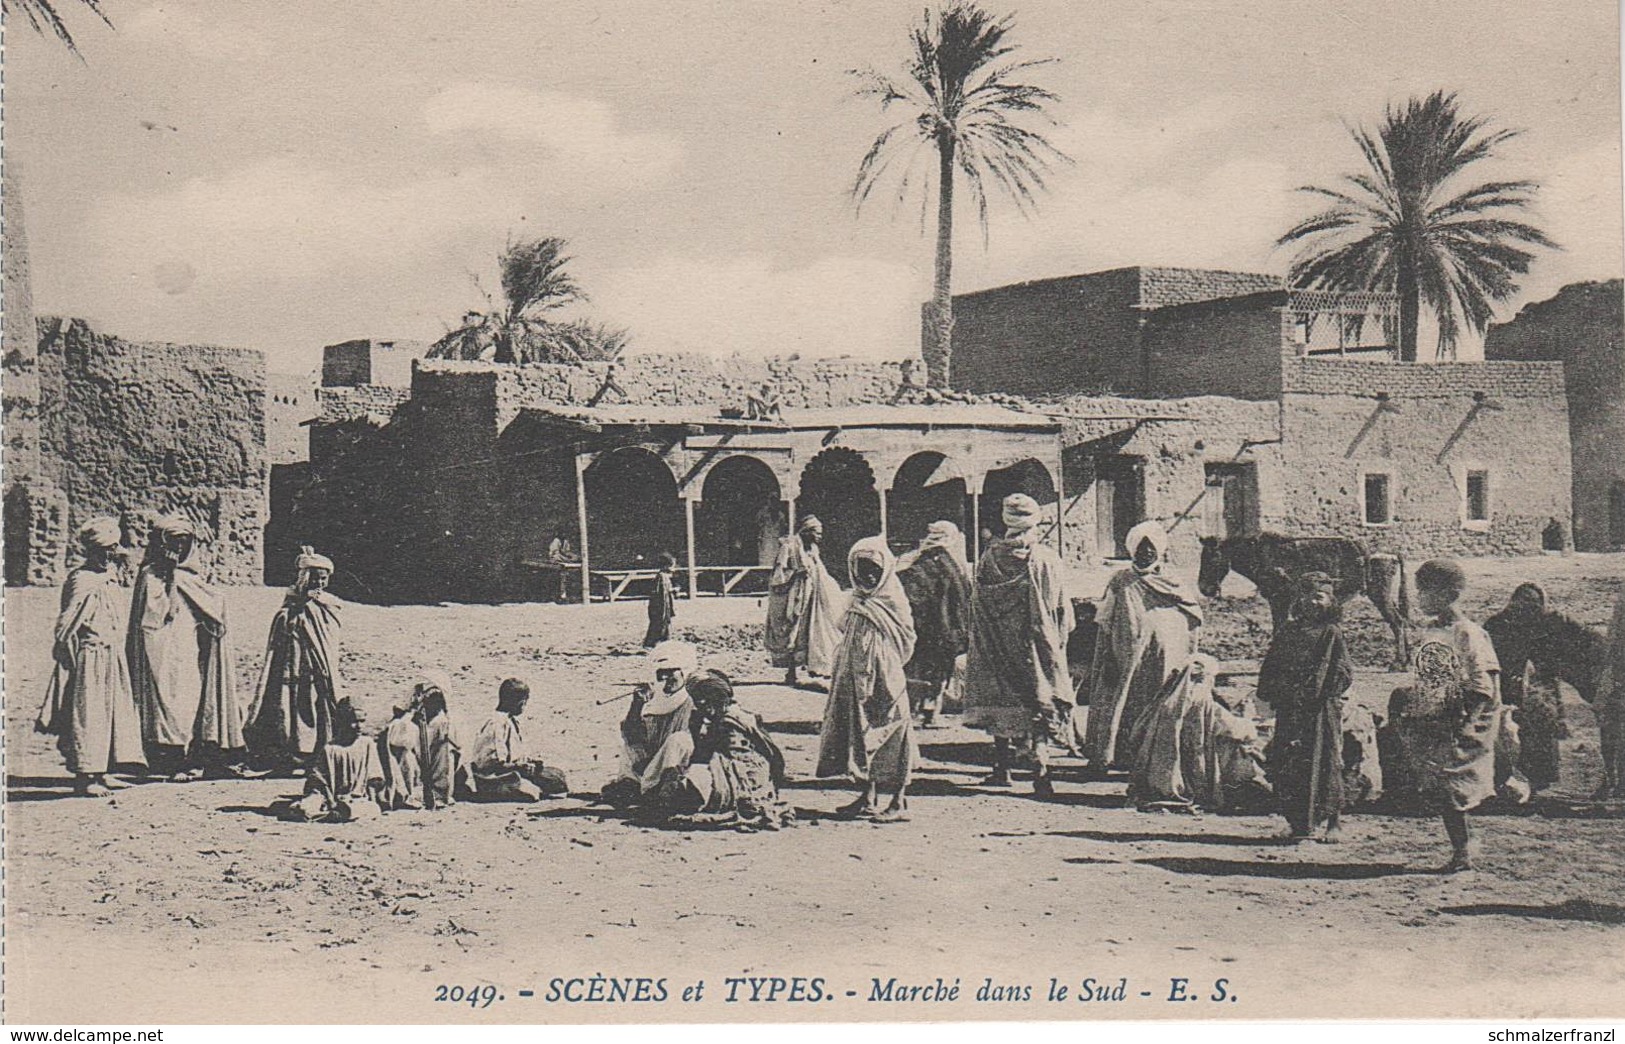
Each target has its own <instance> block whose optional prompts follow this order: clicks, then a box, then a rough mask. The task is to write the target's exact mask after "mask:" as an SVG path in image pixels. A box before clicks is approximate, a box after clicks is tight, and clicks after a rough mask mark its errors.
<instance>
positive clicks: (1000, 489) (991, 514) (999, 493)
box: [981, 457, 1055, 539]
mask: <svg viewBox="0 0 1625 1044" xmlns="http://www.w3.org/2000/svg"><path fill="white" fill-rule="evenodd" d="M1012 493H1025V494H1027V495H1028V496H1029V497H1032V498H1033V499H1034V500H1036V501H1038V503H1039V504H1041V505H1042V506H1043V507H1045V508H1048V509H1053V508H1054V506H1055V480H1054V479H1052V478H1051V477H1050V473H1049V469H1048V468H1046V467H1044V465H1043V464H1042V463H1040V462H1039V461H1037V460H1034V459H1033V458H1031V457H1029V458H1027V459H1026V460H1018V461H1016V462H1015V463H1014V464H1012V465H1010V466H1009V467H1007V468H999V469H998V470H997V471H990V472H988V473H987V478H985V479H983V480H982V519H981V525H982V528H983V529H984V530H986V531H987V532H989V533H992V534H993V535H994V536H1003V535H1004V498H1005V497H1008V496H1009V495H1010V494H1012ZM1054 526H1055V517H1054V515H1053V514H1049V513H1046V514H1045V517H1044V521H1043V522H1040V523H1039V531H1040V532H1042V533H1044V534H1045V537H1044V539H1049V533H1050V531H1051V530H1053V529H1054Z"/></svg>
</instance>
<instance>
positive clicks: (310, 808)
mask: <svg viewBox="0 0 1625 1044" xmlns="http://www.w3.org/2000/svg"><path fill="white" fill-rule="evenodd" d="M78 540H79V550H80V557H81V561H80V564H79V565H78V566H77V567H76V568H75V569H74V570H73V571H72V572H71V573H70V574H69V576H68V580H67V583H66V585H65V586H64V588H63V592H62V609H61V613H60V614H59V616H58V618H57V624H56V629H55V634H54V636H53V647H52V654H53V658H54V660H55V667H54V669H53V671H52V674H51V679H50V682H49V684H48V685H47V689H46V697H45V700H44V702H43V704H42V706H41V707H40V712H39V716H38V718H37V719H36V725H37V727H38V728H39V729H40V730H41V731H43V732H47V733H50V734H53V735H55V736H57V737H58V748H59V749H60V750H61V752H62V754H63V757H64V758H65V760H66V762H67V767H68V771H69V772H71V773H73V774H74V776H75V785H76V788H77V789H78V790H79V792H80V793H83V794H86V795H90V796H101V795H105V794H106V793H108V792H109V790H110V789H114V788H117V787H121V786H123V785H125V784H124V782H123V781H122V780H120V779H118V778H117V777H116V776H115V775H114V773H121V774H131V773H139V772H142V771H143V770H145V772H147V773H148V774H156V775H160V776H167V777H169V778H171V779H173V780H175V781H177V782H184V781H190V780H196V779H201V778H203V777H204V776H206V775H217V776H265V775H271V774H283V775H289V776H294V775H303V776H304V777H305V793H304V795H303V797H301V798H300V799H299V800H297V801H294V802H290V803H289V805H288V807H287V808H286V809H285V811H286V812H287V814H288V815H290V816H292V817H294V818H305V819H351V818H364V817H366V816H369V815H371V814H374V813H376V812H378V811H383V810H392V809H407V808H431V809H432V808H439V807H444V806H446V805H449V804H452V803H453V802H454V801H455V800H456V797H457V795H458V794H459V793H461V794H463V795H465V796H472V797H477V798H480V799H484V800H497V801H502V800H517V801H534V800H537V799H539V798H540V797H542V796H544V795H548V794H559V793H563V792H564V791H565V781H564V777H563V775H562V773H560V772H558V770H556V769H553V768H550V767H548V766H546V765H545V764H543V762H542V761H541V759H539V758H538V757H536V756H535V755H534V754H533V753H532V752H531V748H530V745H529V744H528V742H527V740H526V738H525V735H524V730H523V728H522V726H521V724H520V720H519V719H520V716H521V715H522V714H523V712H524V709H525V706H526V703H527V701H528V699H529V696H530V692H529V689H528V688H527V687H526V686H525V684H524V683H523V682H522V681H520V680H518V679H513V678H510V679H508V680H507V681H505V682H503V683H502V686H501V690H500V692H499V696H498V706H497V709H496V711H495V713H493V714H492V715H491V716H490V718H489V719H488V720H486V721H485V722H484V723H483V724H482V725H481V726H480V728H479V729H478V731H477V732H476V734H475V737H474V739H473V741H472V743H466V742H465V741H464V740H463V739H462V738H461V735H460V732H459V730H458V729H457V727H456V725H455V724H454V722H453V721H452V717H451V714H450V711H449V710H448V706H447V703H448V698H449V696H450V694H451V692H452V688H453V684H452V682H451V680H450V679H449V677H447V676H446V675H444V674H443V673H441V672H438V671H431V672H427V673H426V674H425V677H424V680H422V681H420V682H418V683H417V684H416V685H415V686H414V688H413V690H412V694H411V696H410V698H409V699H408V700H406V701H405V702H403V703H401V704H399V705H397V706H396V707H395V708H394V715H393V718H392V720H391V721H390V722H389V724H388V725H387V726H386V727H385V728H384V729H383V730H382V731H381V733H380V734H379V735H378V736H377V737H376V738H374V737H370V736H367V735H365V734H364V726H365V716H364V715H363V713H362V711H361V709H360V707H358V706H357V705H356V704H355V703H354V702H353V701H351V700H350V699H348V698H346V697H345V696H344V695H343V693H342V688H343V686H342V683H341V680H340V676H339V672H338V670H337V663H338V632H339V630H340V628H341V611H342V608H343V603H342V602H341V601H340V600H339V599H338V598H336V597H334V596H333V595H332V594H331V593H329V592H328V590H327V586H328V582H329V580H330V579H331V577H332V574H333V563H332V561H331V560H330V559H328V558H326V557H325V556H322V555H318V554H316V553H315V552H314V551H313V550H312V549H310V548H308V547H307V548H305V549H304V550H303V551H302V552H301V553H300V555H299V557H298V559H297V561H296V572H297V579H296V581H295V583H294V585H293V587H292V588H291V589H290V590H289V591H288V593H287V595H286V597H285V598H284V600H283V604H282V606H281V608H279V609H278V610H277V612H276V614H275V615H274V616H273V618H272V621H271V628H270V636H269V638H268V640H267V643H266V653H265V660H264V665H263V667H262V669H261V672H260V676H259V683H258V685H257V687H256V690H255V693H254V697H253V700H252V701H251V702H250V703H248V704H247V705H246V706H245V705H244V704H243V703H242V702H241V701H240V700H239V699H238V697H237V685H236V678H235V671H234V668H233V665H232V661H231V655H230V654H231V648H230V644H229V643H228V641H227V630H226V611H225V599H224V597H223V596H222V595H221V593H220V592H219V591H218V590H216V589H215V588H214V587H213V586H212V585H211V584H210V583H208V582H207V580H206V579H205V578H204V577H203V576H202V575H201V573H200V572H199V571H198V568H197V566H196V564H195V555H196V552H197V544H198V534H197V530H196V528H195V527H194V525H193V523H192V522H191V521H190V520H189V519H187V518H186V517H185V516H183V515H180V514H169V515H165V516H163V517H161V518H159V519H158V520H157V522H156V523H154V525H153V527H152V529H151V532H150V534H149V539H148V541H147V545H146V548H145V553H144V555H143V558H142V561H141V562H140V565H139V567H138V569H137V570H136V573H135V577H134V583H133V586H132V588H131V589H130V590H129V592H128V593H126V589H125V588H124V586H123V584H122V583H121V570H120V563H119V556H120V552H121V540H122V527H121V525H120V523H119V521H118V520H117V519H114V518H98V519H95V520H93V521H91V522H89V523H87V524H86V525H85V526H84V527H83V528H81V530H80V531H79V534H78Z"/></svg>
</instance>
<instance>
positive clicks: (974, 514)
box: [970, 479, 982, 565]
mask: <svg viewBox="0 0 1625 1044" xmlns="http://www.w3.org/2000/svg"><path fill="white" fill-rule="evenodd" d="M970 546H971V559H970V560H971V564H972V565H975V564H976V563H977V562H980V561H981V560H982V489H981V480H980V479H978V480H977V487H976V488H975V489H973V490H971V494H970Z"/></svg>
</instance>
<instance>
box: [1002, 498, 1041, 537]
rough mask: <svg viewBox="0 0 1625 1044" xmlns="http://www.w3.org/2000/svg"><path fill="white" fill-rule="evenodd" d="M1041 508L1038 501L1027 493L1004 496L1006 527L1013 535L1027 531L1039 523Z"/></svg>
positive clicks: (1006, 530)
mask: <svg viewBox="0 0 1625 1044" xmlns="http://www.w3.org/2000/svg"><path fill="white" fill-rule="evenodd" d="M1040 510H1041V509H1040V508H1039V506H1038V501H1036V500H1034V499H1033V498H1032V497H1029V496H1028V495H1027V494H1025V493H1012V494H1010V495H1009V496H1008V497H1005V498H1004V529H1005V532H1006V533H1008V534H1011V535H1014V534H1016V533H1025V532H1026V531H1027V530H1029V529H1031V528H1033V527H1034V526H1036V525H1038V514H1039V511H1040Z"/></svg>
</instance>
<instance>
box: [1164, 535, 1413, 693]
mask: <svg viewBox="0 0 1625 1044" xmlns="http://www.w3.org/2000/svg"><path fill="white" fill-rule="evenodd" d="M1232 569H1233V570H1235V571H1236V572H1238V573H1240V574H1241V575H1242V576H1244V577H1246V578H1247V579H1249V580H1251V581H1252V582H1253V583H1254V584H1255V585H1257V587H1258V593H1259V595H1261V596H1262V597H1263V599H1264V601H1266V602H1268V603H1269V607H1270V618H1271V623H1272V625H1273V627H1274V629H1275V630H1279V629H1280V628H1281V625H1282V624H1284V623H1285V622H1286V618H1287V612H1288V610H1290V609H1291V607H1292V594H1293V591H1292V584H1293V581H1294V580H1295V579H1296V578H1297V577H1299V576H1301V575H1303V574H1304V573H1310V572H1320V573H1325V574H1326V575H1327V576H1329V577H1331V579H1332V585H1333V590H1335V591H1336V593H1337V600H1338V602H1340V603H1342V602H1347V601H1348V600H1349V599H1350V598H1353V597H1354V596H1355V595H1360V594H1363V595H1365V596H1366V597H1367V598H1369V599H1370V600H1371V604H1372V605H1374V606H1376V607H1377V613H1378V614H1379V615H1380V616H1381V617H1382V619H1383V622H1384V623H1386V624H1387V625H1388V629H1389V630H1390V631H1391V632H1393V636H1394V651H1395V660H1394V662H1395V663H1396V664H1397V665H1398V666H1399V667H1400V668H1401V669H1403V668H1405V667H1406V666H1408V665H1409V660H1410V641H1409V638H1408V637H1407V635H1406V630H1405V628H1406V624H1407V622H1408V621H1409V619H1410V615H1411V613H1410V602H1411V596H1410V584H1409V581H1408V580H1407V579H1406V576H1405V559H1404V556H1402V555H1394V554H1385V553H1380V552H1378V553H1373V552H1371V551H1368V550H1367V549H1366V548H1365V546H1364V545H1363V544H1361V543H1360V542H1359V541H1357V540H1351V539H1349V538H1347V537H1292V536H1283V535H1282V534H1280V533H1260V534H1258V535H1257V536H1247V537H1226V538H1225V539H1222V540H1221V539H1219V538H1217V537H1203V538H1202V567H1201V570H1200V572H1199V573H1198V576H1197V581H1196V585H1197V588H1198V590H1200V591H1201V592H1202V596H1203V597H1204V598H1216V597H1218V594H1219V585H1220V584H1221V583H1223V582H1224V578H1225V577H1226V576H1228V575H1230V571H1231V570H1232Z"/></svg>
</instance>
